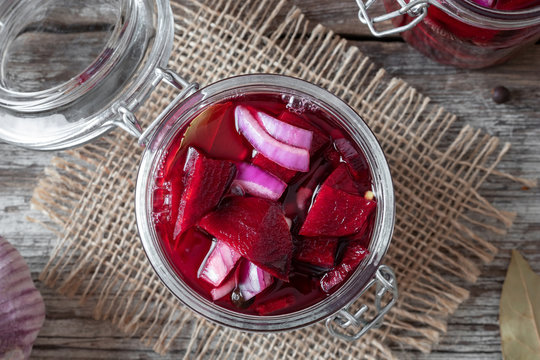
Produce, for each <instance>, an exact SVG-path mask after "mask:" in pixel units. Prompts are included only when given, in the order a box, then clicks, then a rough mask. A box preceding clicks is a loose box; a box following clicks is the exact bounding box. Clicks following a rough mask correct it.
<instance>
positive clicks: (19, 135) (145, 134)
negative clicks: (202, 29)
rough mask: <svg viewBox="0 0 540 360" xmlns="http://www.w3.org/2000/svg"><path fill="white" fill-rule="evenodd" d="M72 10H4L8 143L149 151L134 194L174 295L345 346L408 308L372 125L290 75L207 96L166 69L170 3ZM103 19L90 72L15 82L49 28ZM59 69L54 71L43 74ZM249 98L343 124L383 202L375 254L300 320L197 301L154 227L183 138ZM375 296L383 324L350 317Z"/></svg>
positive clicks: (249, 78) (242, 319)
mask: <svg viewBox="0 0 540 360" xmlns="http://www.w3.org/2000/svg"><path fill="white" fill-rule="evenodd" d="M66 1H67V0H48V1H43V2H42V3H41V2H40V3H39V4H38V5H36V3H35V2H33V1H31V0H9V1H8V2H4V3H2V5H0V39H1V40H0V60H1V61H0V66H1V68H0V139H2V140H4V141H7V142H11V143H13V144H15V145H18V146H23V147H27V148H30V149H37V150H51V149H65V148H68V147H73V146H78V145H81V144H83V143H85V142H87V141H91V140H93V139H95V138H96V137H98V136H100V135H101V134H103V133H105V132H106V131H109V130H111V129H113V128H115V127H121V128H123V129H124V130H126V131H128V132H129V133H131V134H132V135H134V136H135V137H136V138H137V139H138V142H139V144H141V145H142V146H144V147H145V150H144V153H143V157H142V161H141V164H140V167H139V173H138V180H137V185H136V194H135V201H136V218H137V224H138V228H139V234H140V239H141V242H142V245H143V247H144V250H145V252H146V254H147V256H148V259H149V261H150V263H151V265H152V266H153V267H154V269H155V272H156V273H157V275H158V276H159V278H160V279H161V280H162V282H163V283H164V284H165V286H167V287H168V288H169V289H170V291H171V292H172V293H173V294H174V295H175V296H176V297H177V298H178V299H180V300H181V301H182V302H184V303H185V304H186V305H187V306H189V307H190V308H192V309H193V310H194V311H196V312H198V313H199V314H201V315H203V316H205V317H207V318H208V319H210V320H213V321H215V322H218V323H220V324H223V325H225V326H229V327H233V328H237V329H242V330H252V331H284V330H290V329H296V328H299V327H302V326H307V325H309V324H312V323H315V322H318V321H322V320H324V319H326V320H325V321H326V324H327V327H328V330H329V331H330V333H331V334H333V335H335V336H339V337H341V338H344V339H347V340H354V339H358V338H359V337H360V336H362V334H364V333H365V332H366V331H367V330H369V329H370V328H372V327H375V326H378V325H380V324H381V320H382V318H383V316H384V314H385V313H386V312H387V311H388V310H389V309H390V308H391V307H392V306H393V304H394V303H395V302H396V300H397V296H398V291H397V284H396V279H395V276H394V274H393V272H392V270H391V269H389V268H388V267H386V266H384V265H381V261H382V259H383V257H384V255H385V253H386V250H387V248H388V246H389V245H390V240H391V237H392V231H393V225H394V211H395V203H394V194H393V187H392V180H391V177H390V171H389V168H388V164H387V162H386V159H385V157H384V154H383V151H382V149H381V147H380V145H379V144H378V142H377V140H376V138H375V136H374V135H373V133H372V132H371V131H370V130H369V128H368V126H367V125H366V124H365V123H364V122H363V121H362V119H361V118H360V117H359V116H358V115H357V114H356V113H355V112H354V111H353V110H352V109H351V108H350V107H349V106H347V105H346V104H345V103H344V102H343V101H341V100H340V99H338V98H337V97H335V96H334V95H332V94H330V93H329V92H327V91H326V90H323V89H322V88H320V87H317V86H315V85H313V84H310V83H307V82H305V81H302V80H298V79H294V78H291V77H285V76H280V75H269V74H266V75H246V76H238V77H233V78H229V79H225V80H223V81H220V82H217V83H214V84H211V85H209V86H207V87H205V88H202V89H201V90H197V89H198V85H197V84H196V83H190V82H189V81H187V80H184V79H182V78H181V77H179V76H178V75H176V74H175V73H174V72H172V71H171V70H168V69H166V68H165V66H166V63H167V61H168V58H169V56H170V53H171V49H172V39H173V35H174V33H173V18H172V12H171V9H170V6H169V3H168V1H167V0H144V1H141V0H117V1H116V2H114V1H110V0H94V1H90V0H88V1H86V2H83V4H85V5H84V6H86V7H88V9H87V10H92V11H79V10H80V9H73V8H70V7H69V6H67V7H66ZM41 5H42V6H41ZM103 9H104V10H103ZM98 10H99V11H98ZM100 11H102V13H100ZM103 12H105V14H103ZM96 13H97V14H99V18H100V19H104V18H105V19H106V18H108V19H109V20H108V22H107V21H106V22H105V23H104V25H102V26H103V28H105V29H106V30H107V33H108V39H106V41H103V42H102V44H101V50H100V51H99V52H97V53H96V54H94V55H93V56H90V57H91V59H87V60H88V61H87V63H86V64H85V63H84V61H80V63H82V64H83V65H82V66H78V67H74V68H73V69H71V70H72V71H71V72H67V74H64V73H62V74H63V75H65V76H64V78H63V79H61V80H60V81H59V80H58V79H54V81H50V82H47V83H45V84H33V83H26V82H25V81H24V76H23V75H24V74H21V73H20V72H18V71H17V69H18V68H17V66H16V64H15V59H16V58H17V51H19V49H20V47H23V48H24V47H25V46H26V47H27V49H26V51H27V53H28V52H31V51H32V50H33V48H32V44H33V41H32V39H31V37H36V38H37V39H38V40H40V39H42V37H43V36H44V37H47V36H50V34H49V33H48V31H49V32H50V29H51V27H53V28H54V27H55V26H56V27H60V28H63V27H66V26H76V25H73V24H70V23H69V22H70V21H71V20H72V19H71V18H70V17H69V16H71V15H69V14H79V15H81V14H82V15H81V16H82V18H78V19H75V22H76V23H77V24H80V23H85V22H87V21H88V22H90V21H93V19H91V18H84V16H86V15H85V14H96ZM66 14H67V15H69V16H67V15H66ZM73 16H75V15H73ZM70 19H71V20H70ZM53 34H54V32H53ZM62 40H63V39H58V41H57V43H58V44H59V48H58V49H53V50H55V51H56V54H59V56H67V55H64V54H65V53H68V54H69V48H67V47H66V46H65V43H63V42H62ZM86 40H87V39H83V40H80V39H79V40H75V41H74V42H73V43H72V44H71V45H72V46H73V47H74V48H76V49H80V46H79V43H78V42H79V41H86ZM55 42H56V41H55ZM65 61H69V59H67V58H66V59H65ZM78 63H79V62H78ZM54 65H55V64H54V63H46V64H44V68H47V67H54ZM162 81H164V82H165V83H167V84H169V85H171V86H173V87H174V88H176V89H178V91H179V93H178V95H177V96H176V98H175V99H174V100H173V101H172V102H171V103H170V104H169V105H168V106H167V108H166V109H165V110H164V111H163V112H162V113H161V114H160V115H159V116H158V117H157V118H156V119H155V120H154V121H153V122H152V123H151V124H150V125H149V126H148V127H147V128H146V129H145V130H144V131H143V129H142V128H141V126H140V125H139V122H138V121H137V118H136V116H135V115H134V112H135V110H136V109H137V108H138V107H139V106H140V105H141V104H142V103H143V102H144V100H145V99H146V98H147V97H148V95H149V94H150V93H151V91H152V89H154V88H155V87H156V86H158V85H159V83H160V82H162ZM251 92H258V93H261V92H266V93H273V94H275V93H279V94H283V93H285V94H294V95H296V96H302V97H305V98H307V99H309V100H310V101H312V102H313V103H315V104H317V105H318V106H320V107H321V108H323V109H324V110H325V111H327V112H329V113H330V114H333V116H334V117H335V118H336V119H337V120H338V122H339V123H340V124H341V126H342V127H343V128H344V129H345V130H346V131H348V132H349V133H350V135H351V137H352V138H353V139H354V140H355V141H356V142H357V144H358V146H359V147H360V148H361V149H362V151H363V152H364V154H365V157H366V159H367V161H368V164H369V166H370V168H371V171H372V178H373V191H374V193H375V195H376V196H377V198H378V206H377V213H376V220H375V221H376V224H375V226H374V229H373V235H372V240H371V243H370V246H369V250H370V252H371V255H369V256H368V257H367V258H366V259H364V260H363V262H362V263H361V264H360V265H359V266H358V268H357V269H356V271H355V272H354V274H352V275H351V276H350V278H349V279H348V280H347V281H346V282H345V283H344V284H343V285H342V286H341V287H340V288H339V289H338V290H337V291H336V292H334V293H333V294H332V295H330V296H329V297H327V298H325V299H324V300H322V301H320V302H319V303H317V304H315V305H313V306H310V307H308V308H305V309H302V310H301V311H297V312H294V313H288V314H286V315H280V316H264V317H262V316H249V315H244V314H240V313H237V312H233V311H228V310H226V309H224V308H221V307H218V306H216V305H215V304H213V303H212V302H210V301H208V300H206V299H204V298H203V297H201V296H200V295H198V294H197V293H196V292H195V291H194V290H193V289H191V288H190V287H189V286H187V285H186V284H185V283H184V282H183V281H182V280H181V279H180V278H179V277H178V276H177V275H176V272H175V271H174V270H173V268H172V266H171V264H170V262H169V261H168V260H167V258H166V256H165V254H164V251H163V249H162V247H161V244H160V242H159V240H158V238H157V235H156V232H155V229H154V226H153V223H152V216H151V215H152V214H151V212H152V210H153V206H152V200H153V199H152V196H153V194H154V191H153V189H154V187H153V179H154V178H155V172H156V168H157V165H158V163H159V160H160V159H161V155H162V153H163V151H165V150H164V149H166V148H167V147H168V145H169V143H170V142H171V140H172V139H173V138H174V136H175V135H176V134H177V133H178V131H179V130H180V129H181V128H182V127H183V126H184V125H185V124H186V122H187V121H189V120H190V119H192V117H193V115H194V114H196V113H198V112H199V111H201V110H202V109H204V108H205V107H208V106H210V105H211V104H213V103H215V102H218V101H220V100H222V99H224V98H226V97H228V96H232V95H238V94H248V93H251ZM372 286H376V296H375V303H374V306H372V310H373V313H374V315H373V314H372V313H370V316H369V318H368V316H367V315H368V314H367V312H368V307H367V306H366V305H363V306H362V307H360V309H359V310H357V311H354V313H351V312H350V311H349V306H350V305H351V304H352V303H353V302H354V301H355V300H356V299H357V298H359V297H360V296H361V295H362V294H364V292H366V291H367V290H368V289H369V288H371V287H372Z"/></svg>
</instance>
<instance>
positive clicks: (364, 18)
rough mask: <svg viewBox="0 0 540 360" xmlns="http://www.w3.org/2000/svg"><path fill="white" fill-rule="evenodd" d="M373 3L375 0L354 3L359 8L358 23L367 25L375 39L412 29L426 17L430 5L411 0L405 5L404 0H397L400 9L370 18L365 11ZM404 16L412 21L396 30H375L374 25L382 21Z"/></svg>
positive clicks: (427, 1) (427, 0)
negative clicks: (409, 17) (411, 18)
mask: <svg viewBox="0 0 540 360" xmlns="http://www.w3.org/2000/svg"><path fill="white" fill-rule="evenodd" d="M375 1H376V0H367V1H366V2H365V3H364V1H363V0H356V3H357V4H358V7H359V8H360V10H359V11H358V19H360V21H361V22H362V23H363V24H365V25H367V26H368V28H369V30H370V31H371V33H372V34H373V35H375V36H377V37H381V36H387V35H392V34H397V33H400V32H403V31H406V30H409V29H412V28H413V27H415V26H416V25H417V24H418V23H419V22H420V21H422V20H423V19H424V18H425V17H426V15H427V8H428V7H429V5H430V0H412V1H410V2H409V3H406V2H405V1H404V0H397V2H398V3H399V5H400V6H401V8H399V9H398V10H395V11H392V12H389V13H386V14H384V15H380V16H376V17H373V18H372V17H371V16H370V15H369V14H368V12H367V11H368V9H369V7H370V6H371V5H373V3H374V2H375ZM405 14H407V15H409V16H411V17H413V18H414V20H413V21H411V22H410V23H408V24H406V25H403V26H398V27H396V28H392V29H388V30H383V31H378V30H376V29H375V24H377V23H380V22H383V21H388V20H392V19H394V18H397V17H400V16H403V15H405Z"/></svg>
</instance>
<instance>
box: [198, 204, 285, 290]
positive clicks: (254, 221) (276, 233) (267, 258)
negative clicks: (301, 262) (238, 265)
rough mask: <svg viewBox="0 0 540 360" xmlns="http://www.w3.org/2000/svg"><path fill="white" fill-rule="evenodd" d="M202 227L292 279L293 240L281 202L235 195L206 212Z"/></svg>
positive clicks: (250, 257)
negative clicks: (290, 275) (216, 207)
mask: <svg viewBox="0 0 540 360" xmlns="http://www.w3.org/2000/svg"><path fill="white" fill-rule="evenodd" d="M199 226H200V227H201V228H202V229H204V230H205V231H207V232H208V233H210V234H212V235H213V236H214V237H215V238H217V239H219V240H222V241H224V242H226V243H227V244H228V245H229V246H231V247H232V248H233V249H235V250H236V251H237V252H239V253H240V255H242V256H243V257H245V258H247V259H248V260H250V261H252V262H254V263H255V264H256V265H257V266H260V267H261V268H262V269H263V270H266V271H268V272H269V273H270V274H272V275H274V276H275V277H277V278H280V279H282V280H285V281H287V280H288V276H289V269H290V266H291V259H292V252H293V243H292V238H291V233H290V231H289V226H288V224H287V221H286V220H285V215H284V214H283V210H282V209H281V206H280V205H279V204H278V203H276V202H274V201H270V200H266V199H261V198H255V197H239V196H232V197H229V198H228V199H226V200H225V201H224V203H223V204H222V205H221V206H220V207H219V208H218V209H217V210H216V211H214V212H212V213H210V214H208V215H206V216H205V217H204V218H203V219H202V220H201V221H200V222H199Z"/></svg>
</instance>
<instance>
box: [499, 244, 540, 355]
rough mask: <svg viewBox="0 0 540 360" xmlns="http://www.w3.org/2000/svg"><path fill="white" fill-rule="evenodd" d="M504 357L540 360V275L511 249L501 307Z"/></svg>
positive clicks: (500, 321)
mask: <svg viewBox="0 0 540 360" xmlns="http://www.w3.org/2000/svg"><path fill="white" fill-rule="evenodd" d="M499 324H500V328H501V341H502V352H503V357H504V359H505V360H540V276H538V275H536V274H535V273H534V272H533V271H532V269H531V267H530V266H529V264H528V263H527V261H526V260H525V259H524V258H523V257H522V256H521V255H520V254H519V252H517V251H516V250H513V251H512V260H511V261H510V266H508V272H507V273H506V279H505V280H504V285H503V289H502V294H501V304H500V310H499Z"/></svg>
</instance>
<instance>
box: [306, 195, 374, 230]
mask: <svg viewBox="0 0 540 360" xmlns="http://www.w3.org/2000/svg"><path fill="white" fill-rule="evenodd" d="M375 207H376V202H375V201H369V200H366V199H365V198H364V197H363V196H358V195H352V194H349V193H348V192H345V191H343V190H339V189H334V188H333V187H330V186H328V185H322V186H321V189H320V190H319V192H318V194H317V195H316V196H315V200H314V202H313V205H312V206H311V208H310V210H309V212H308V214H307V217H306V220H305V221H304V224H303V225H302V228H301V229H300V235H303V236H331V237H340V236H346V235H351V234H354V233H356V232H358V231H359V230H360V229H361V228H362V226H363V225H364V222H365V221H366V220H367V218H368V216H369V215H370V214H371V212H372V211H373V210H374V209H375Z"/></svg>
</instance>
